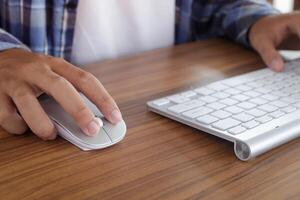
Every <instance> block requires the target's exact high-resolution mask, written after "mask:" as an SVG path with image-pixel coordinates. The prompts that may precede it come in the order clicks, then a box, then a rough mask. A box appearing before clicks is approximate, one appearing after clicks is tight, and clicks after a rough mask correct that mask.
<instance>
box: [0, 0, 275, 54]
mask: <svg viewBox="0 0 300 200" xmlns="http://www.w3.org/2000/svg"><path fill="white" fill-rule="evenodd" d="M77 5H78V0H47V1H46V0H0V51H1V50H6V49H10V48H28V49H30V50H31V51H33V52H37V53H44V54H47V55H52V56H56V57H63V58H65V59H66V60H69V59H70V55H71V51H72V42H73V35H74V26H75V20H76V10H77ZM176 5H177V6H176V33H175V35H176V43H177V44H179V43H184V42H188V41H193V40H199V39H206V38H211V37H227V38H230V39H232V40H234V41H236V42H238V43H241V44H243V45H245V46H249V42H248V39H247V33H248V30H249V28H250V27H251V25H252V24H253V23H254V22H255V21H257V20H258V19H259V18H261V17H263V16H267V15H272V14H277V13H278V11H277V10H275V9H274V8H273V7H272V6H271V5H269V4H268V3H267V2H266V1H264V0H177V1H176Z"/></svg>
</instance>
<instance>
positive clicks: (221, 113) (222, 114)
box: [211, 110, 231, 119]
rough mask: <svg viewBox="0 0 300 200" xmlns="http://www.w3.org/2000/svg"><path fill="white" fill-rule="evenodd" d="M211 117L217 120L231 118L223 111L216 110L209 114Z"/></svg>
mask: <svg viewBox="0 0 300 200" xmlns="http://www.w3.org/2000/svg"><path fill="white" fill-rule="evenodd" d="M211 115H212V116H214V117H217V118H219V119H226V118H228V117H230V116H231V113H229V112H226V111H223V110H218V111H216V112H213V113H211Z"/></svg>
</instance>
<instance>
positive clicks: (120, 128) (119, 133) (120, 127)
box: [103, 120, 126, 143]
mask: <svg viewBox="0 0 300 200" xmlns="http://www.w3.org/2000/svg"><path fill="white" fill-rule="evenodd" d="M103 129H104V130H105V131H106V133H107V135H108V136H109V138H110V139H111V140H112V142H113V143H117V142H119V141H121V140H122V139H123V138H124V136H125V134H126V124H125V122H124V121H123V120H122V121H121V122H119V123H118V124H115V125H114V124H111V123H109V122H107V121H106V120H104V126H103Z"/></svg>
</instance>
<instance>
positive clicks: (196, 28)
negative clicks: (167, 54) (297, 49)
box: [177, 0, 279, 47]
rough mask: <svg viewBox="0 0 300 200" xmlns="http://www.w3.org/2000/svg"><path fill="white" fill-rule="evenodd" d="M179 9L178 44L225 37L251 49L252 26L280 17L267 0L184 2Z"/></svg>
mask: <svg viewBox="0 0 300 200" xmlns="http://www.w3.org/2000/svg"><path fill="white" fill-rule="evenodd" d="M188 2H190V3H189V5H188ZM183 4H184V5H183ZM179 7H180V9H179V13H180V15H179V16H180V19H179V23H177V28H178V29H177V41H178V43H183V42H187V41H188V40H197V39H207V38H211V37H219V36H223V37H228V38H230V39H232V40H234V41H236V42H238V43H240V44H243V45H245V46H247V47H250V43H249V41H248V31H249V29H250V27H251V26H252V25H253V24H254V23H255V22H256V21H257V20H258V19H260V18H262V17H264V16H268V15H274V14H279V11H278V10H276V9H274V8H273V7H272V6H271V5H270V4H269V3H268V2H267V1H265V0H207V1H203V0H181V1H178V2H177V8H179ZM177 11H178V10H177ZM189 14H190V15H189Z"/></svg>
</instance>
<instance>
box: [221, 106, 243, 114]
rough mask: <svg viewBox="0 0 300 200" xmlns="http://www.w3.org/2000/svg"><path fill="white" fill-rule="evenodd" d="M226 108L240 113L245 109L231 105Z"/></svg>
mask: <svg viewBox="0 0 300 200" xmlns="http://www.w3.org/2000/svg"><path fill="white" fill-rule="evenodd" d="M224 110H226V111H228V112H230V113H232V114H239V113H241V112H243V111H244V109H242V108H239V107H237V106H230V107H227V108H225V109H224Z"/></svg>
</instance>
